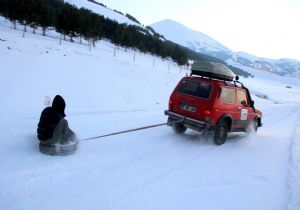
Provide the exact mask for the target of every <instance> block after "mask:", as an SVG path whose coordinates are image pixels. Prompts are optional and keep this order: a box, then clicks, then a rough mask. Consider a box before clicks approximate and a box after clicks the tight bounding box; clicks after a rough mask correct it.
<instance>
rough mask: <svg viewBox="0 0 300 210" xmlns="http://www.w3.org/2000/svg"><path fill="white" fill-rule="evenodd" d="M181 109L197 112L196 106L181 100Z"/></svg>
mask: <svg viewBox="0 0 300 210" xmlns="http://www.w3.org/2000/svg"><path fill="white" fill-rule="evenodd" d="M180 109H183V110H186V111H189V112H196V107H194V106H191V105H189V104H186V103H183V102H180Z"/></svg>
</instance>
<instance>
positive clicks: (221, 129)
mask: <svg viewBox="0 0 300 210" xmlns="http://www.w3.org/2000/svg"><path fill="white" fill-rule="evenodd" d="M228 131H229V126H228V123H227V122H226V121H222V122H221V123H219V124H218V125H217V126H216V127H215V129H214V131H213V140H214V143H215V144H216V145H221V144H224V143H225V141H226V138H227V134H228Z"/></svg>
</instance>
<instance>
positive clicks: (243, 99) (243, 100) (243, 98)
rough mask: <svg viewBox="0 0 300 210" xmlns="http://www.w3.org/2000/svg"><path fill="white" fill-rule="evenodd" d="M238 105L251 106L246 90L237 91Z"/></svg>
mask: <svg viewBox="0 0 300 210" xmlns="http://www.w3.org/2000/svg"><path fill="white" fill-rule="evenodd" d="M237 104H239V105H242V104H243V105H249V101H248V99H247V95H246V92H245V91H244V90H237Z"/></svg>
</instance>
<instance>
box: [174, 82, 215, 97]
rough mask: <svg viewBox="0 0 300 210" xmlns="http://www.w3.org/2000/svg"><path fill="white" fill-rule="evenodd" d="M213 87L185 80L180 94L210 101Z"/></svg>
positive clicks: (179, 91) (179, 90) (180, 88)
mask: <svg viewBox="0 0 300 210" xmlns="http://www.w3.org/2000/svg"><path fill="white" fill-rule="evenodd" d="M212 88H213V85H212V84H208V83H205V82H201V81H195V80H183V81H182V83H181V86H180V87H179V89H178V93H182V94H186V95H191V96H195V97H199V98H203V99H209V96H210V93H211V91H212Z"/></svg>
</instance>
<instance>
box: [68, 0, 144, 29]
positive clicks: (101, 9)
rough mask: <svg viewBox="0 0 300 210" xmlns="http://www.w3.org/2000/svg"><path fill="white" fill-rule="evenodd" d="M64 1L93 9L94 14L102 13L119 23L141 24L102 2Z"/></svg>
mask: <svg viewBox="0 0 300 210" xmlns="http://www.w3.org/2000/svg"><path fill="white" fill-rule="evenodd" d="M64 1H65V2H67V3H69V4H72V5H75V6H76V7H77V8H85V9H89V10H91V11H93V12H94V13H96V14H99V15H102V16H104V17H106V18H109V19H112V20H114V21H117V22H118V23H121V24H123V23H124V24H128V25H138V26H141V24H139V23H137V22H135V21H133V20H130V19H129V18H128V17H127V16H126V15H124V14H123V13H121V12H119V11H117V10H113V9H110V8H108V7H106V6H105V5H103V4H100V3H97V2H93V1H88V0H64Z"/></svg>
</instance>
